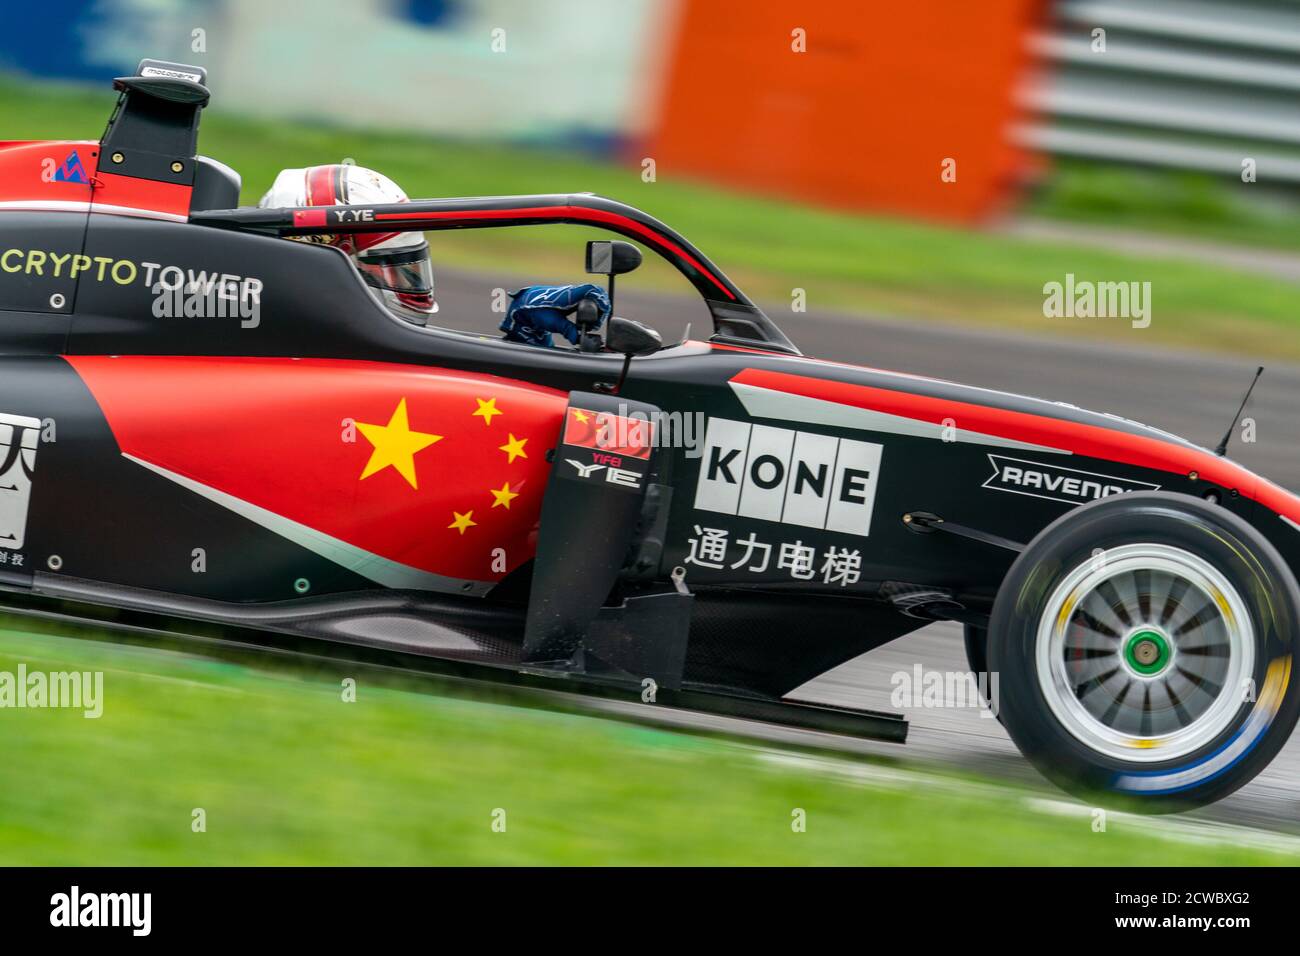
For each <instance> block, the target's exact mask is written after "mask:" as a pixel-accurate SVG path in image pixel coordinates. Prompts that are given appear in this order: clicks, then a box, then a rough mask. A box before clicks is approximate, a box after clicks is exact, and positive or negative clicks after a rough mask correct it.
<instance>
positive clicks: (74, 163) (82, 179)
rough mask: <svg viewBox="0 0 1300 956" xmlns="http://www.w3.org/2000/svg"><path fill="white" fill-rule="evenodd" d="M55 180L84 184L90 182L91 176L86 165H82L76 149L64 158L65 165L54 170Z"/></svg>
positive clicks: (57, 181)
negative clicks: (87, 173) (88, 174)
mask: <svg viewBox="0 0 1300 956" xmlns="http://www.w3.org/2000/svg"><path fill="white" fill-rule="evenodd" d="M54 181H55V182H56V183H80V184H81V185H83V186H85V185H88V184H89V183H90V177H89V176H87V175H86V167H85V166H83V165H81V157H80V156H78V155H77V151H76V150H75V149H74V150H73V151H72V152H70V153H69V154H68V156H67V158H66V159H64V160H63V165H62V166H60V167H59V168H58V169H56V170H55V171H54Z"/></svg>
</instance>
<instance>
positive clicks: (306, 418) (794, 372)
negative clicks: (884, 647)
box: [0, 61, 1300, 810]
mask: <svg viewBox="0 0 1300 956" xmlns="http://www.w3.org/2000/svg"><path fill="white" fill-rule="evenodd" d="M204 82H205V76H204V74H203V71H202V70H201V69H199V68H195V67H188V66H184V65H179V64H164V63H158V62H154V61H145V62H144V63H142V64H141V68H140V70H139V71H138V75H136V76H133V77H126V78H122V79H119V80H118V81H117V87H118V89H119V91H120V94H121V96H120V100H119V104H118V107H117V110H116V111H115V113H114V115H113V118H112V120H111V121H110V123H109V127H108V129H107V131H106V133H105V135H104V137H103V139H102V140H100V141H98V142H93V141H77V142H40V143H14V142H8V143H4V144H0V463H5V465H6V467H5V469H3V470H0V585H3V589H4V591H3V594H4V602H5V603H6V604H7V605H9V606H10V607H13V608H16V609H24V608H28V609H30V608H43V609H51V608H61V609H67V608H69V607H79V608H81V609H83V610H86V609H91V608H109V609H124V608H125V609H131V610H133V611H135V612H139V613H146V614H151V615H156V616H157V617H158V618H159V619H165V620H167V621H172V622H174V621H194V622H200V621H202V622H216V623H219V624H221V625H223V626H228V627H230V628H255V629H258V630H259V631H261V632H270V633H274V634H281V635H297V636H298V637H302V638H308V639H311V640H326V641H336V642H346V643H351V644H359V645H368V646H372V647H383V648H397V649H401V650H403V651H406V652H412V653H418V654H422V655H427V656H429V657H434V658H439V659H443V660H449V661H453V660H454V661H459V662H463V663H465V664H467V665H473V666H475V667H480V668H484V669H493V670H496V671H503V670H504V671H505V672H511V673H525V674H528V675H531V677H533V678H536V679H546V680H556V681H566V682H568V684H569V685H571V686H573V687H575V688H579V689H596V688H599V689H600V690H601V692H604V693H609V692H615V693H623V692H626V693H629V694H636V695H637V696H638V697H639V696H640V694H641V692H642V689H643V686H644V682H645V681H647V680H651V681H653V682H655V684H656V685H657V686H658V687H659V688H661V689H662V694H661V696H660V697H659V700H660V701H661V702H663V703H666V704H669V705H672V704H682V705H688V706H692V707H699V708H701V709H717V710H723V711H727V712H732V713H738V714H744V715H749V716H757V717H760V718H763V719H769V720H778V721H788V722H790V723H797V724H804V725H811V726H818V727H823V728H826V729H833V730H837V731H840V732H846V733H860V734H864V735H872V736H879V737H884V738H888V739H894V740H901V739H902V738H903V736H904V733H905V728H906V724H905V722H904V721H903V720H902V719H901V718H899V717H897V716H893V715H889V714H877V713H869V712H865V711H851V710H845V709H834V708H824V707H811V706H807V705H799V704H794V703H792V702H790V701H789V700H788V699H787V698H788V695H790V694H791V692H793V691H794V690H795V689H796V688H798V687H799V686H800V685H802V684H804V683H805V682H807V681H808V680H810V679H812V678H814V677H816V676H818V675H819V674H822V673H824V672H825V671H827V670H829V669H830V668H832V667H835V666H836V665H838V664H840V663H842V662H844V661H846V660H849V659H850V658H852V657H854V656H856V655H858V654H861V653H863V652H865V651H868V650H870V649H872V648H874V647H877V646H879V645H881V644H883V643H885V642H888V641H891V640H894V639H896V638H900V637H903V636H904V635H906V634H908V633H909V632H911V631H914V630H917V629H918V628H921V627H923V626H925V625H926V624H928V623H930V622H933V621H936V620H952V621H958V622H961V623H963V624H964V625H965V626H966V633H967V644H968V650H969V653H970V658H971V665H972V668H973V670H974V671H975V672H976V673H980V674H986V673H989V672H992V673H995V674H997V675H998V676H999V677H1000V679H1001V685H1000V692H999V697H1000V701H999V710H1000V715H999V716H1000V717H1001V719H1002V720H1003V721H1004V723H1005V724H1006V725H1007V727H1008V730H1009V731H1010V732H1011V734H1012V736H1013V737H1014V738H1015V740H1016V741H1017V743H1018V744H1020V746H1021V747H1022V749H1024V750H1025V752H1026V753H1027V754H1028V755H1029V756H1030V757H1031V758H1032V759H1033V760H1034V761H1035V763H1036V764H1037V765H1038V766H1039V767H1040V768H1041V769H1043V771H1044V772H1045V773H1047V774H1048V775H1049V776H1051V777H1052V778H1053V779H1056V780H1058V781H1059V782H1061V783H1062V784H1063V785H1065V786H1067V787H1071V788H1075V789H1084V790H1087V791H1089V792H1094V791H1103V792H1106V793H1109V794H1111V795H1115V796H1121V797H1125V798H1131V799H1134V800H1135V801H1136V802H1137V803H1138V804H1139V805H1140V806H1142V807H1143V808H1145V809H1157V810H1160V809H1171V808H1179V807H1183V806H1187V805H1191V804H1195V803H1200V802H1204V801H1206V800H1211V799H1215V798H1217V797H1219V796H1222V795H1223V794H1224V793H1226V792H1229V791H1230V790H1232V789H1234V788H1235V787H1237V786H1240V785H1241V783H1243V782H1245V780H1248V779H1249V778H1250V777H1251V776H1253V775H1254V774H1255V773H1256V772H1258V770H1259V769H1260V768H1261V767H1262V766H1263V765H1264V764H1266V763H1267V761H1268V760H1269V759H1271V757H1272V756H1273V754H1274V753H1276V751H1277V749H1278V748H1279V747H1280V746H1281V744H1282V743H1283V742H1284V741H1285V739H1286V736H1287V735H1288V734H1289V732H1290V729H1291V727H1292V725H1293V724H1294V722H1295V719H1296V716H1297V708H1298V707H1300V696H1298V693H1297V688H1296V678H1295V676H1294V675H1293V673H1292V666H1291V661H1292V655H1293V653H1294V650H1295V647H1296V641H1297V635H1298V634H1300V622H1297V614H1298V609H1300V597H1298V596H1297V589H1296V584H1295V577H1294V571H1293V569H1294V567H1295V566H1296V563H1297V561H1300V499H1297V498H1296V497H1295V496H1294V495H1292V494H1291V493H1289V492H1286V491H1284V490H1283V489H1281V488H1279V487H1277V486H1275V485H1273V484H1271V483H1270V482H1268V481H1266V480H1265V479H1263V478H1261V477H1259V476H1257V475H1255V474H1253V473H1251V472H1250V471H1248V470H1246V469H1244V468H1242V467H1241V466H1239V465H1237V464H1235V463H1233V462H1231V461H1229V460H1227V459H1226V458H1224V457H1222V456H1219V455H1215V454H1213V453H1212V452H1210V451H1207V450H1205V449H1203V448H1200V447H1198V446H1195V445H1193V444H1192V443H1190V442H1187V441H1184V440H1182V439H1180V438H1177V437H1175V436H1173V435H1169V434H1166V433H1164V432H1161V431H1159V430H1156V429H1153V428H1149V427H1147V426H1144V425H1141V424H1138V423H1135V422H1130V421H1127V420H1123V419H1119V418H1116V417H1113V416H1107V415H1099V414H1095V413H1092V412H1088V411H1084V410H1082V409H1078V408H1074V407H1071V406H1067V405H1062V404H1057V403H1053V402H1049V401H1043V400H1039V399H1033V398H1026V397H1022V396H1017V395H1011V394H1006V393H1001V392H994V391H988V390H984V389H978V388H972V387H967V386H962V385H958V384H954V383H950V382H943V381H937V380H933V379H928V378H921V377H917V376H912V375H907V374H901V373H895V372H888V371H881V370H876V369H870V368H859V367H854V366H849V365H844V364H839V363H836V362H828V361H819V360H816V359H813V358H809V357H805V356H803V355H801V354H800V352H799V351H798V349H797V348H796V347H795V346H794V345H793V344H792V343H791V342H790V341H789V339H787V338H786V337H785V335H784V334H782V332H781V331H780V330H779V329H778V328H777V327H776V325H775V324H774V323H773V322H772V321H771V320H770V319H769V318H768V317H767V316H766V315H764V313H763V312H762V311H761V310H760V309H759V308H758V307H757V306H756V305H754V303H752V302H751V301H750V300H749V299H748V298H747V297H746V296H745V295H744V293H743V292H741V290H740V289H738V288H737V287H736V286H735V285H734V284H733V283H732V282H731V281H730V280H729V279H727V277H726V276H725V275H724V274H723V273H722V272H721V271H720V270H719V269H718V268H717V267H716V266H715V265H713V264H712V263H711V262H710V261H709V260H708V259H707V257H705V255H704V254H703V253H702V252H700V251H699V250H697V249H696V248H694V247H693V246H692V245H691V244H690V243H689V242H688V241H687V240H686V239H685V238H683V237H682V236H681V235H679V234H677V233H675V232H673V231H672V230H671V229H669V228H668V227H666V226H665V225H663V224H662V223H660V222H658V221H656V220H655V219H653V218H651V217H649V216H647V215H645V214H644V213H642V212H640V211H638V210H636V209H633V208H631V207H629V206H626V205H623V204H621V203H618V202H614V201H611V200H608V199H603V198H600V197H596V196H592V195H590V194H571V195H548V196H522V197H521V196H514V197H501V198H486V199H485V198H475V199H433V200H413V201H411V202H409V203H402V204H400V205H392V206H375V207H373V208H360V207H357V206H329V207H320V206H310V207H304V208H297V209H259V208H239V207H238V202H239V192H240V181H239V178H238V176H237V174H236V173H234V172H233V171H232V170H230V169H229V168H228V167H226V166H224V165H222V164H221V163H218V162H216V161H213V160H210V159H207V158H205V157H202V156H200V155H198V152H197V134H198V121H199V115H200V112H201V110H202V108H203V107H204V106H205V105H206V104H207V100H208V94H207V90H206V88H205V87H204ZM544 223H580V224H584V225H589V226H593V227H598V228H600V229H603V230H607V231H610V232H613V233H615V234H618V235H620V236H622V237H624V238H626V239H628V240H631V241H633V242H635V243H637V244H639V245H641V246H644V247H646V248H649V249H650V250H652V251H654V252H655V253H657V254H659V255H660V256H662V257H663V258H664V259H666V260H667V261H668V262H669V263H670V264H671V265H673V266H674V267H675V268H676V269H677V270H679V271H680V272H681V273H682V275H684V276H685V277H686V279H687V280H688V281H689V282H690V283H691V285H692V286H693V287H694V288H695V289H696V291H698V293H699V294H700V296H701V297H702V299H703V301H704V303H705V304H706V305H707V307H708V309H709V311H710V313H711V315H712V317H713V322H714V329H713V332H712V334H711V335H710V336H709V337H708V339H707V341H685V342H682V343H679V344H676V345H671V346H667V347H663V348H659V349H657V350H654V351H648V350H646V351H645V354H637V355H635V356H634V357H631V359H630V363H629V362H628V356H627V355H625V354H622V353H621V352H619V351H617V350H616V349H613V348H610V347H609V346H614V345H616V344H617V342H616V341H615V338H614V334H613V333H612V332H611V333H610V336H609V341H607V342H606V346H607V347H606V348H605V349H602V350H598V351H592V350H568V349H560V348H555V349H538V348H532V347H529V346H526V345H521V344H516V343H510V342H505V341H501V340H498V339H492V338H486V337H484V336H483V335H481V334H467V333H464V332H459V331H454V330H451V329H442V328H436V327H433V326H432V325H431V326H429V327H422V326H418V325H414V324H412V323H410V322H407V321H404V320H403V319H402V318H401V317H400V316H397V315H395V314H393V313H392V312H390V311H389V310H388V309H387V308H386V307H385V306H384V304H383V303H382V302H381V301H380V300H379V299H378V298H377V297H376V296H374V295H373V294H372V293H371V291H370V290H369V289H368V288H367V286H366V285H365V283H364V282H363V281H362V280H361V278H360V277H359V275H358V273H357V270H356V269H355V268H354V266H353V264H352V263H351V262H350V260H349V258H348V256H347V255H346V253H345V252H344V251H342V250H341V249H339V248H334V247H331V246H328V245H322V244H315V243H309V242H293V241H286V240H287V239H290V238H294V237H303V236H311V235H339V234H355V235H356V236H358V237H361V236H370V235H375V234H383V235H390V234H392V233H394V232H401V231H413V230H418V231H424V232H434V231H438V230H444V229H466V228H486V227H492V228H496V227H510V226H513V227H522V226H528V225H533V224H544ZM435 269H436V261H435ZM168 295H172V296H173V298H174V299H175V300H176V301H177V302H182V303H183V302H184V301H187V300H186V296H190V297H193V296H195V295H200V296H205V298H204V299H203V301H204V302H206V303H207V304H208V305H211V304H212V303H214V302H220V303H222V304H224V306H227V307H228V310H227V309H222V310H218V311H219V312H227V314H215V315H214V314H212V310H211V309H210V308H209V309H206V310H199V312H201V314H194V315H188V314H186V313H185V311H184V308H182V310H181V312H180V314H176V313H174V312H173V313H167V312H166V310H163V312H162V314H160V309H159V302H160V301H161V300H163V299H164V298H166V297H167V296H168ZM484 318H485V325H486V322H487V321H488V320H490V316H488V315H485V317H484ZM625 366H626V375H624V370H625ZM33 432H36V433H39V436H40V437H39V440H36V439H34V438H33V437H32V434H33ZM602 436H603V437H602ZM611 436H612V437H611ZM19 468H21V469H22V471H21V473H20V472H19V471H18V469H19ZM6 476H10V477H6ZM13 476H18V477H13ZM6 528H7V529H8V531H7V532H6ZM6 533H8V534H9V537H8V538H6V537H5V534H6ZM6 541H8V543H9V544H11V545H14V546H13V547H6ZM1099 561H1100V562H1101V565H1102V567H1101V569H1100V570H1097V569H1095V568H1093V567H1092V565H1091V564H1090V563H1089V562H1092V563H1093V564H1096V563H1097V562H1099ZM1107 561H1113V562H1114V563H1113V567H1114V568H1116V569H1121V570H1115V571H1114V573H1113V574H1112V575H1111V576H1109V577H1108V576H1107V573H1108V572H1107V570H1106V562H1107ZM1071 588H1074V590H1073V591H1072V590H1071ZM1112 592H1113V595H1112ZM1130 592H1131V593H1130ZM1201 597H1205V598H1206V601H1205V602H1204V603H1205V607H1204V608H1202V607H1201V606H1200V605H1201V603H1202V602H1201V600H1200V598H1201ZM1058 598H1059V600H1058ZM1053 601H1057V603H1058V604H1059V605H1060V606H1059V607H1057V606H1056V605H1055V604H1053ZM1071 602H1073V603H1071ZM1049 610H1051V613H1050V614H1049V613H1048V611H1049ZM1058 619H1059V620H1058ZM1180 628H1181V630H1180ZM1195 634H1200V635H1201V637H1200V638H1197V639H1198V640H1203V642H1202V643H1194V642H1193V641H1192V639H1191V638H1189V635H1195ZM1108 642H1113V646H1112V644H1111V643H1108ZM1107 655H1113V657H1114V662H1113V663H1114V668H1115V670H1114V673H1113V674H1106V675H1105V676H1102V672H1103V671H1104V669H1105V668H1108V667H1110V666H1111V663H1112V662H1111V660H1110V657H1108V656H1107ZM1093 662H1099V663H1093ZM1093 668H1100V669H1098V670H1097V672H1096V673H1092V669H1093ZM1180 668H1181V673H1180V670H1179V669H1180ZM1182 674H1186V675H1189V676H1186V677H1184V676H1182ZM1228 683H1231V686H1226V685H1227V684H1228ZM1076 685H1078V686H1076ZM1238 685H1240V686H1238ZM1224 695H1228V696H1227V697H1226V698H1225V696H1224ZM1098 700H1100V701H1103V702H1105V703H1104V706H1102V705H1099V704H1097V703H1096V702H1097V701H1098ZM1225 700H1226V701H1227V702H1226V703H1225ZM1094 724H1095V726H1094ZM1192 731H1196V733H1193V732H1192ZM1198 734H1199V735H1200V736H1198Z"/></svg>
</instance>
